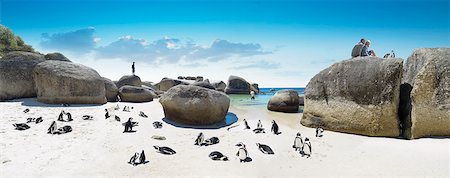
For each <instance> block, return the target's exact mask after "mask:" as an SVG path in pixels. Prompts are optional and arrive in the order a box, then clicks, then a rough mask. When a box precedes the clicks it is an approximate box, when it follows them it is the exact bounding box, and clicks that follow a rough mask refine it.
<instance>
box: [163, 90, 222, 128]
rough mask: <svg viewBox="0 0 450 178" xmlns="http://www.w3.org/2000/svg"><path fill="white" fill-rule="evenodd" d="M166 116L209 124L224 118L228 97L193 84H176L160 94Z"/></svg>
mask: <svg viewBox="0 0 450 178" xmlns="http://www.w3.org/2000/svg"><path fill="white" fill-rule="evenodd" d="M159 102H160V103H161V104H162V106H163V108H164V114H165V116H166V118H168V119H170V120H172V121H175V122H178V123H182V124H192V125H209V124H214V123H218V122H221V121H223V120H224V119H225V116H226V114H227V112H228V108H229V106H230V99H229V98H228V96H226V95H225V94H223V93H221V92H218V91H215V90H210V89H206V88H203V87H198V86H193V85H178V86H175V87H172V88H170V89H169V90H168V91H167V92H166V93H165V94H164V95H162V96H161V98H160V100H159Z"/></svg>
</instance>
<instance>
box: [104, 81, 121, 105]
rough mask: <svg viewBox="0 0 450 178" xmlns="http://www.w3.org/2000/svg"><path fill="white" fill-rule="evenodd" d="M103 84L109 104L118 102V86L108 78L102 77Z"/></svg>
mask: <svg viewBox="0 0 450 178" xmlns="http://www.w3.org/2000/svg"><path fill="white" fill-rule="evenodd" d="M102 80H103V82H104V83H105V96H106V100H107V101H108V102H116V101H118V98H117V96H118V95H119V88H117V86H116V84H114V82H113V81H111V80H110V79H108V78H105V77H102Z"/></svg>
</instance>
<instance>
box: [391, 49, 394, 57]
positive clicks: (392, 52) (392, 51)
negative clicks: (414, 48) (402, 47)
mask: <svg viewBox="0 0 450 178" xmlns="http://www.w3.org/2000/svg"><path fill="white" fill-rule="evenodd" d="M391 57H392V58H395V53H394V50H391Z"/></svg>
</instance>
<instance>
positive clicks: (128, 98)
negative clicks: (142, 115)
mask: <svg viewBox="0 0 450 178" xmlns="http://www.w3.org/2000/svg"><path fill="white" fill-rule="evenodd" d="M119 96H120V101H122V102H133V103H141V102H149V101H153V98H156V97H157V96H156V94H155V93H154V92H153V91H151V90H150V89H147V88H143V87H135V86H129V85H125V86H123V87H120V89H119Z"/></svg>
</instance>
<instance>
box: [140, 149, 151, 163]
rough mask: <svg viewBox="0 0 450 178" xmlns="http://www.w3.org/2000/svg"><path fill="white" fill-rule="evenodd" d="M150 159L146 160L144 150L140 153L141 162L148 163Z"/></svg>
mask: <svg viewBox="0 0 450 178" xmlns="http://www.w3.org/2000/svg"><path fill="white" fill-rule="evenodd" d="M148 162H149V161H147V160H146V158H145V153H144V150H142V152H141V154H140V155H139V164H145V163H148Z"/></svg>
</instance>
